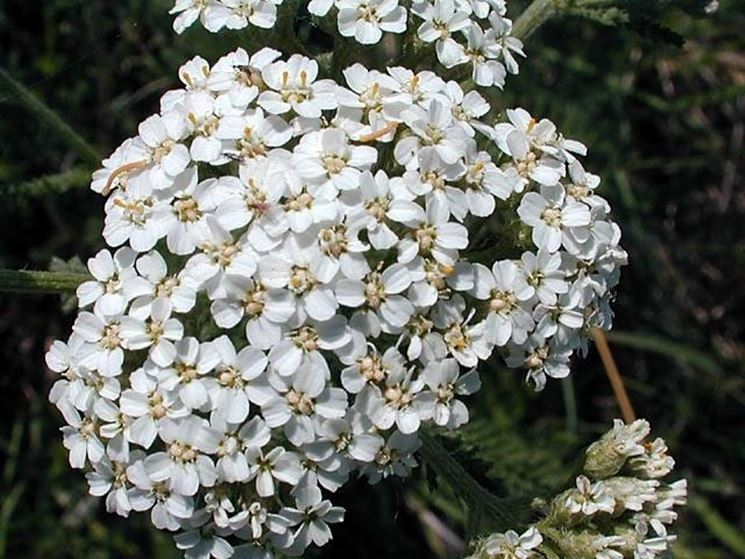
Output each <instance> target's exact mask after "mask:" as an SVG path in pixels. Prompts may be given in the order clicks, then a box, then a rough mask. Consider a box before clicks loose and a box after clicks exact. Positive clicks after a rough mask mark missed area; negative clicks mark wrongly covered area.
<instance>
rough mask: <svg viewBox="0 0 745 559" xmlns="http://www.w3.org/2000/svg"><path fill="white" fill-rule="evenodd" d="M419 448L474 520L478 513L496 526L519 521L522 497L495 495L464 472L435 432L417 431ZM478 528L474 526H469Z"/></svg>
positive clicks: (525, 502) (525, 505)
mask: <svg viewBox="0 0 745 559" xmlns="http://www.w3.org/2000/svg"><path fill="white" fill-rule="evenodd" d="M419 434H420V437H421V440H422V448H421V450H420V455H421V457H422V459H423V460H424V461H425V462H426V463H427V465H428V466H430V467H431V468H432V469H433V470H434V471H435V472H436V473H437V474H438V475H439V476H440V477H441V478H443V479H445V480H446V481H447V482H448V484H449V485H450V487H451V488H452V489H453V492H454V493H455V494H456V495H457V496H458V497H460V498H461V499H463V501H464V502H465V504H466V505H467V506H468V508H469V513H470V516H471V517H472V518H474V519H475V521H476V522H478V519H479V517H480V516H481V515H484V516H485V517H487V518H488V519H489V520H491V521H492V527H493V528H494V529H497V530H501V531H504V530H508V529H510V528H514V527H516V526H519V525H520V524H521V522H520V520H519V518H520V517H522V516H523V515H522V514H520V513H521V512H524V511H525V510H527V509H529V505H530V501H529V500H527V499H525V498H499V497H496V496H494V495H493V494H492V493H491V492H490V491H489V490H487V489H486V488H484V486H483V485H481V484H480V483H479V482H478V481H477V480H476V479H474V478H473V476H471V474H469V473H468V471H467V470H466V469H465V468H464V467H463V465H462V464H461V463H460V462H458V460H456V459H455V458H454V457H453V456H452V455H451V454H450V453H449V452H448V451H447V449H446V448H445V447H444V446H443V445H442V443H441V442H440V441H439V440H438V438H437V436H436V435H434V434H433V433H431V432H429V431H428V430H426V429H422V430H420V431H419ZM469 528H475V529H478V527H477V526H476V527H469Z"/></svg>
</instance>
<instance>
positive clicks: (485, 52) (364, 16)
mask: <svg viewBox="0 0 745 559" xmlns="http://www.w3.org/2000/svg"><path fill="white" fill-rule="evenodd" d="M282 3H283V0H176V3H175V5H174V6H173V9H172V10H171V13H172V14H177V15H176V19H175V20H174V23H173V27H174V29H175V30H176V32H178V33H183V32H184V31H185V30H186V29H187V28H188V27H189V26H191V25H192V24H193V23H195V22H196V21H197V20H199V21H200V22H201V23H202V25H203V26H204V27H205V28H206V29H208V30H209V31H211V32H217V31H220V30H221V29H225V28H227V29H243V28H245V27H247V26H248V25H254V26H256V27H261V28H265V29H270V28H273V27H274V26H275V23H276V22H277V7H278V6H280V5H281V4H282ZM308 11H309V12H310V13H311V14H312V15H314V16H317V17H319V18H323V17H325V16H327V15H328V14H330V13H332V11H333V12H335V13H336V23H337V30H338V32H339V34H340V35H341V36H343V37H349V38H352V39H354V40H355V41H357V42H358V43H361V44H363V45H371V44H376V43H378V42H380V40H381V39H382V37H383V33H384V32H386V33H397V34H400V33H404V32H405V31H406V29H407V21H408V20H409V9H407V8H406V7H404V6H401V5H399V3H398V2H397V0H311V1H310V3H309V4H308ZM410 12H411V15H412V16H414V17H415V18H417V19H419V20H421V23H420V25H419V26H418V28H417V40H418V41H419V43H417V45H415V48H416V47H419V46H422V45H424V44H428V43H434V44H435V51H436V53H437V59H438V60H439V61H440V63H441V64H442V65H443V66H445V67H446V68H453V67H455V66H459V65H462V64H470V65H471V66H472V68H473V71H472V77H473V80H474V82H475V83H476V84H478V85H480V86H497V87H502V86H503V85H504V78H505V75H506V73H507V72H510V73H513V74H516V73H517V71H518V65H517V61H516V60H515V54H517V55H520V56H525V55H524V54H523V51H522V43H521V42H520V40H518V39H517V38H515V37H512V36H511V35H510V33H511V31H512V22H511V21H510V20H509V19H507V18H506V17H505V14H506V12H507V10H506V3H505V1H504V0H434V1H430V0H416V1H415V2H413V3H412V5H411V7H410Z"/></svg>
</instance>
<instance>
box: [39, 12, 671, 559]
mask: <svg viewBox="0 0 745 559" xmlns="http://www.w3.org/2000/svg"><path fill="white" fill-rule="evenodd" d="M344 2H346V0H342V1H341V2H339V4H338V5H337V6H336V8H337V9H338V11H339V18H340V22H341V20H342V19H343V20H344V21H345V22H347V23H348V22H349V21H352V19H353V17H352V16H351V15H348V14H347V12H346V11H345V10H352V11H354V13H355V14H357V13H358V12H359V10H360V9H362V8H360V6H361V4H360V6H357V5H356V4H355V5H354V6H353V5H352V4H349V5H347V4H345V3H344ZM266 4H267V5H264V3H262V2H243V1H236V2H233V1H231V2H228V1H227V0H222V1H220V2H218V1H217V0H209V1H206V2H202V1H200V2H193V1H190V0H187V1H183V2H182V1H179V2H177V4H176V8H175V11H177V12H178V13H179V14H180V15H179V16H178V19H177V22H178V27H183V26H186V25H187V24H189V23H190V22H192V21H194V20H195V19H197V18H202V21H203V22H204V23H205V25H207V26H208V27H214V29H219V28H220V27H231V28H237V27H241V26H244V25H245V24H246V23H245V21H249V22H251V23H253V24H255V25H260V26H263V25H264V24H265V23H266V24H267V25H268V22H269V21H270V20H272V17H273V15H272V14H274V5H275V4H274V3H266ZM355 6H356V7H355ZM373 8H374V9H375V10H377V11H376V12H375V13H377V14H378V15H381V18H380V28H381V29H383V30H389V31H391V30H395V29H397V27H395V26H394V25H393V24H391V25H389V27H390V28H385V27H383V23H382V22H386V25H388V24H389V23H391V21H392V20H394V19H395V20H398V18H399V15H395V16H392V15H390V14H398V13H399V12H397V11H396V10H397V8H395V7H393V8H392V9H390V8H391V5H389V4H388V3H387V2H381V3H380V4H372V3H371V4H366V7H365V9H368V10H373ZM451 8H452V9H451ZM314 9H315V8H314ZM319 9H320V8H319ZM355 10H356V11H355ZM417 10H418V12H417V13H420V14H427V13H430V12H431V13H432V14H433V15H432V18H430V20H432V21H433V22H435V19H433V18H435V17H436V18H441V17H445V15H443V14H446V15H447V14H449V13H450V12H451V11H452V12H453V13H452V14H450V16H448V17H450V19H451V20H453V21H455V20H456V19H457V18H460V17H465V18H466V20H468V17H470V16H471V15H473V14H475V15H476V16H478V17H480V18H482V19H483V18H491V19H492V20H494V19H495V18H494V17H492V16H494V13H492V12H493V11H494V10H497V12H500V9H497V8H494V6H493V3H491V2H490V3H479V2H471V3H468V4H467V5H461V4H458V5H453V6H450V7H448V6H447V5H445V4H440V3H437V4H436V5H435V6H434V7H432V9H431V10H430V9H429V8H427V7H426V6H423V5H421V4H419V5H417ZM465 12H468V14H467V15H465V16H463V15H462V14H463V13H465ZM343 14H347V15H344V17H342V15H343ZM459 14H460V15H459ZM490 14H491V15H490ZM354 17H357V16H354ZM427 17H429V16H427ZM500 17H501V16H500ZM386 18H388V19H386ZM425 19H426V18H425ZM259 21H260V22H261V23H257V22H259ZM365 21H366V22H368V20H367V19H366V20H365ZM435 24H436V26H440V20H439V19H437V20H436V22H435V23H433V24H432V25H435ZM355 25H358V26H359V25H361V24H360V23H359V22H357V24H355ZM453 25H455V24H453ZM459 25H460V24H458V25H456V27H457V26H459ZM469 25H470V24H469ZM340 26H341V23H340ZM364 27H365V29H364V30H363V31H359V29H357V30H356V31H355V34H359V37H358V38H359V39H365V40H367V39H369V38H370V35H369V33H371V32H372V31H371V30H370V29H371V28H370V26H368V25H366V24H365V26H364ZM394 27H395V29H394ZM438 28H439V27H438ZM464 29H466V27H462V28H460V27H459V29H455V28H453V29H451V31H452V32H456V31H458V32H460V31H463V30H464ZM472 32H474V33H475V31H473V29H472V31H468V32H467V33H466V35H468V33H472ZM344 33H345V32H344V31H342V34H344ZM485 35H486V36H488V40H489V41H493V40H494V39H495V35H494V33H489V32H487V33H485ZM356 36H357V35H356ZM426 36H429V35H426ZM469 36H470V35H469ZM450 39H452V37H451V38H450ZM443 40H444V39H443ZM484 40H485V39H484ZM469 41H470V39H469ZM448 44H449V43H448ZM456 44H460V43H457V41H456ZM469 45H470V43H469ZM451 47H452V45H450V46H449V47H448V48H451ZM452 48H456V47H452ZM468 48H471V47H470V46H469V47H467V49H466V50H468ZM473 48H476V47H473ZM489 48H490V49H491V47H489ZM468 52H470V51H468ZM489 52H491V51H489ZM477 58H478V60H481V59H480V58H479V57H477ZM485 60H487V62H484V64H486V65H487V66H489V65H490V64H491V62H490V61H493V58H491V57H490V56H486V59H485ZM479 64H481V62H479ZM489 67H491V68H492V70H490V71H494V72H496V74H499V72H498V71H497V70H495V69H494V68H496V66H489ZM485 71H486V70H484V72H485ZM480 72H481V70H480ZM343 74H344V79H345V83H344V84H339V83H336V82H334V81H333V80H330V79H324V78H322V77H321V76H320V71H319V66H318V64H317V62H316V61H314V60H311V59H308V58H305V57H303V56H301V55H292V56H290V57H289V58H287V59H282V58H281V56H280V53H279V52H277V51H275V50H273V49H270V48H265V49H262V50H260V51H258V52H256V53H253V54H249V53H247V52H246V51H244V50H242V49H239V50H237V51H235V52H232V53H230V54H228V55H226V56H225V57H223V58H221V59H220V60H219V61H218V62H217V63H216V64H214V65H210V64H209V63H208V62H207V61H206V60H204V59H202V58H201V57H195V58H194V59H192V60H190V61H189V62H187V63H186V64H185V65H184V66H183V67H182V68H181V69H180V71H179V77H180V79H181V82H182V84H183V87H182V88H180V89H176V90H173V91H169V92H167V93H166V94H165V95H164V96H163V97H162V99H161V104H160V111H159V113H158V114H156V115H153V116H151V117H149V118H148V119H146V120H145V121H144V122H143V123H142V124H141V125H140V127H139V134H138V135H137V136H136V137H134V138H130V139H128V140H126V141H125V142H123V143H122V144H121V146H119V148H117V150H116V151H115V152H114V153H113V154H112V155H111V156H110V157H109V158H108V159H106V160H105V161H104V162H103V168H102V169H100V170H99V171H97V172H96V173H95V174H94V176H93V183H92V188H93V190H95V191H96V192H100V193H102V194H104V195H106V196H107V200H106V204H105V211H106V218H105V227H104V230H103V237H104V239H105V241H106V243H107V244H108V245H109V246H110V247H111V250H108V249H106V250H102V251H101V252H99V253H98V254H97V255H96V256H94V257H93V258H91V259H90V261H89V269H90V272H91V276H92V279H91V280H90V281H88V282H86V283H84V284H82V285H81V286H80V288H79V290H78V298H79V303H80V309H81V310H80V313H79V315H78V317H77V319H76V320H75V323H74V325H73V329H72V330H73V332H72V335H71V336H70V338H69V340H68V341H67V342H61V341H57V342H55V343H54V344H53V346H52V348H51V349H50V351H49V353H48V355H47V363H48V366H49V368H50V369H52V370H53V371H54V372H56V373H58V374H59V375H60V379H59V380H58V381H57V382H56V384H55V385H54V387H53V388H52V391H51V394H50V399H51V401H52V402H54V403H55V404H56V405H57V407H58V408H59V409H60V411H61V412H62V414H63V416H64V418H65V420H66V421H67V423H68V426H66V427H64V428H63V436H64V444H65V446H66V447H67V448H68V449H69V451H70V464H71V466H72V467H73V468H79V469H84V470H86V472H87V477H88V480H89V483H90V488H91V493H92V494H94V495H97V496H106V504H107V508H108V510H110V511H112V512H116V513H117V514H120V515H122V516H127V515H128V514H129V513H130V512H132V511H137V512H144V511H149V514H150V517H151V519H152V522H153V524H154V525H155V526H156V527H157V528H159V529H163V530H168V531H172V532H176V533H177V535H176V543H177V546H178V547H179V549H182V550H183V551H184V553H185V556H186V557H188V558H197V557H198V558H205V559H206V558H209V557H216V558H223V557H231V556H235V557H262V558H265V559H266V558H270V557H273V556H274V553H275V552H277V553H279V554H281V555H295V556H298V555H302V554H303V552H304V550H305V549H306V547H307V546H309V545H311V544H315V545H318V546H320V545H323V544H325V543H326V542H327V541H328V540H329V539H330V538H331V532H330V529H329V524H334V523H338V522H340V521H341V520H342V519H343V514H344V511H343V510H341V509H339V508H338V507H334V506H333V505H332V504H331V502H330V501H329V500H328V499H327V495H328V493H329V492H330V493H333V492H334V491H336V490H337V489H338V488H339V487H341V486H342V485H343V484H344V483H345V482H346V481H347V479H349V478H350V476H352V475H362V476H366V477H367V478H368V479H369V480H370V481H371V482H372V483H374V482H377V481H379V480H380V479H382V478H385V477H388V476H392V475H396V476H405V475H407V474H408V473H409V472H410V470H411V468H413V467H415V466H416V460H415V458H414V453H415V451H416V450H417V448H418V446H419V439H418V431H419V430H420V428H421V426H422V425H423V424H426V423H432V424H435V425H437V426H440V427H443V428H447V429H455V428H457V427H459V426H461V425H463V424H464V423H466V422H467V421H468V419H469V413H468V408H467V407H466V405H465V404H464V403H463V397H465V396H468V395H470V394H472V393H474V392H475V391H477V390H478V388H479V386H480V381H479V377H478V373H477V369H478V367H479V364H480V363H481V362H483V361H484V360H486V359H488V358H489V357H490V356H491V355H492V354H493V353H494V352H495V350H497V351H499V352H501V353H502V354H503V355H504V356H505V358H506V361H507V363H508V364H510V365H511V366H515V367H518V368H524V369H526V370H527V371H528V376H529V378H530V379H531V380H532V381H533V382H534V383H535V384H536V386H537V387H539V388H540V387H542V386H543V385H544V384H545V382H546V378H547V377H562V376H566V375H567V374H568V372H569V367H568V363H569V358H570V355H571V354H572V352H573V351H575V350H576V349H582V348H583V347H584V344H585V343H586V339H587V335H586V333H587V330H588V329H589V328H590V327H593V326H601V327H608V326H609V324H610V319H611V314H610V310H609V306H608V302H609V300H610V297H611V289H612V288H613V286H614V285H615V284H616V282H617V281H618V270H619V267H620V265H622V264H623V263H624V261H625V253H624V252H623V250H622V249H621V248H620V247H619V246H618V242H619V239H620V231H619V229H618V227H617V226H616V225H615V224H613V222H611V221H610V219H609V217H608V212H609V207H608V204H607V202H605V201H604V200H603V199H602V198H600V197H599V196H598V195H597V194H595V188H596V187H597V185H598V179H597V177H595V176H594V175H591V174H589V173H587V172H585V171H584V170H583V168H582V166H581V164H580V163H579V161H578V159H577V154H581V153H584V147H583V146H582V145H581V144H579V143H577V142H573V141H570V140H566V139H564V138H563V137H562V136H561V135H559V134H558V133H557V132H556V130H555V128H554V126H553V125H552V124H551V123H550V122H548V121H546V120H542V121H540V122H536V121H535V120H534V119H532V118H531V117H530V115H528V114H527V113H526V112H525V111H523V110H521V109H518V110H515V111H511V112H509V113H508V116H509V119H510V122H508V123H503V124H498V125H496V126H494V125H493V124H490V123H489V122H488V121H486V120H485V119H484V116H485V115H486V114H487V113H488V112H489V110H490V107H489V104H488V103H487V101H486V100H485V99H484V98H483V97H482V96H481V95H480V94H479V93H478V92H477V91H469V92H465V91H464V90H463V89H462V88H461V86H460V85H459V84H458V83H457V82H455V81H446V80H444V79H442V78H440V77H439V76H437V75H436V74H434V73H433V72H430V71H422V72H418V73H415V72H413V71H411V70H408V69H406V68H402V67H391V68H388V69H387V70H386V71H385V72H382V71H378V70H371V69H368V68H365V67H364V66H362V65H361V64H353V65H351V66H350V67H348V68H346V69H345V70H344V72H343ZM496 74H495V75H496ZM477 81H478V80H477ZM495 83H496V81H495ZM515 208H517V212H516V213H515ZM495 213H499V214H500V218H501V219H502V220H506V221H507V222H509V223H511V224H512V226H511V227H510V228H506V230H505V231H503V232H502V233H498V234H500V235H502V236H503V238H502V239H500V242H504V243H506V246H509V247H511V249H510V252H509V254H514V253H515V251H516V250H517V251H519V252H518V254H521V256H520V257H519V258H517V259H514V258H501V255H500V254H499V253H498V252H496V251H494V252H492V251H491V250H487V251H486V253H485V252H484V251H483V250H478V252H474V251H476V250H477V248H478V247H475V246H474V243H473V242H472V239H471V237H472V236H473V235H474V228H473V227H472V224H473V223H475V221H476V220H483V219H484V218H489V217H490V216H492V215H493V214H495ZM526 239H532V240H531V241H528V242H527V243H526ZM486 241H487V242H489V243H491V244H493V242H492V241H490V240H489V239H486ZM529 243H532V245H533V246H529ZM635 460H636V462H635V464H639V466H638V467H639V468H647V469H655V468H656V469H657V470H659V469H660V468H664V460H662V461H661V460H660V459H657V458H652V457H649V458H647V459H646V461H644V460H645V459H644V458H642V457H641V455H638V456H635ZM651 521H652V520H650V522H651ZM515 537H517V536H515ZM514 539H515V538H514V537H512V536H509V537H508V540H509V541H510V542H511V541H512V540H514ZM516 541H517V542H518V543H517V544H516V545H518V547H519V546H520V545H523V544H524V546H530V545H532V544H531V542H534V541H535V538H533V537H532V536H530V537H527V539H526V542H523V543H520V542H522V541H523V540H522V538H517V540H516ZM510 545H512V544H510ZM526 549H530V547H526ZM516 553H517V552H516ZM516 556H519V557H522V555H516Z"/></svg>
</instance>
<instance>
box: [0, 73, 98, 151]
mask: <svg viewBox="0 0 745 559" xmlns="http://www.w3.org/2000/svg"><path fill="white" fill-rule="evenodd" d="M0 84H2V85H3V86H4V87H5V88H6V89H7V90H8V91H9V92H10V98H11V99H14V98H15V99H18V101H20V102H21V104H22V105H24V106H25V107H26V108H27V109H28V110H29V111H30V112H31V113H32V114H34V115H35V116H37V117H38V118H39V119H40V120H41V121H43V122H44V123H45V124H46V125H47V126H48V127H49V128H50V129H51V130H53V131H54V132H56V133H57V134H58V135H59V136H60V138H61V139H62V140H64V141H65V142H66V143H67V144H68V145H69V146H70V147H71V148H72V149H74V150H75V151H76V152H78V154H79V155H80V156H81V157H83V159H85V160H86V161H89V162H91V163H93V164H98V162H99V161H101V157H100V155H99V154H98V152H97V151H96V149H95V148H94V147H93V146H91V145H90V144H89V143H88V142H87V141H86V140H84V139H83V138H82V137H81V136H80V134H78V133H77V132H75V130H73V129H72V128H71V127H70V125H69V124H67V123H66V122H65V121H64V120H62V119H61V118H60V116H59V115H58V114H57V113H55V112H54V111H53V110H52V109H50V108H49V107H48V106H47V104H46V103H44V102H43V101H42V100H41V99H39V98H38V97H37V96H36V95H34V94H33V93H31V91H30V90H29V89H28V88H26V86H24V85H23V84H21V83H19V82H18V81H16V80H14V79H13V77H12V76H11V75H10V74H8V72H6V71H5V70H4V69H3V68H0Z"/></svg>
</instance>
